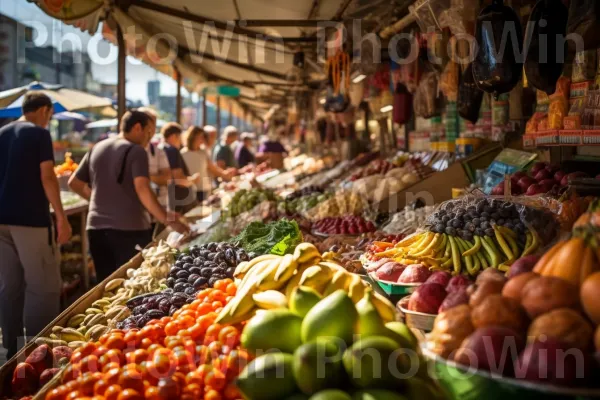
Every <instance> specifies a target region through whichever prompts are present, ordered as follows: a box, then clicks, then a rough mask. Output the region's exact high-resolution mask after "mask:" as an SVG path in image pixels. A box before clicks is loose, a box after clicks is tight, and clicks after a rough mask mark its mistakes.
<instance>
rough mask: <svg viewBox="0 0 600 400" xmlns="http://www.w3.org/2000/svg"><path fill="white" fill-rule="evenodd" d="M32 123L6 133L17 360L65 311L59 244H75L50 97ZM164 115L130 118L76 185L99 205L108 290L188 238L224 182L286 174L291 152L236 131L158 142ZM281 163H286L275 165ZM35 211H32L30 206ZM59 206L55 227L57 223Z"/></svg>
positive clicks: (2, 247)
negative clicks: (160, 237) (134, 266)
mask: <svg viewBox="0 0 600 400" xmlns="http://www.w3.org/2000/svg"><path fill="white" fill-rule="evenodd" d="M22 109H23V117H22V118H21V119H20V120H19V121H16V122H13V123H10V124H8V125H6V126H4V127H2V128H1V129H0V260H2V263H1V264H2V265H1V267H0V327H1V328H2V333H3V336H4V339H3V343H4V346H5V347H6V348H7V349H8V356H9V357H10V356H12V355H13V354H15V352H16V351H17V338H18V337H20V336H22V332H23V327H26V332H27V334H28V335H29V336H31V335H35V334H36V333H37V332H39V331H40V330H41V329H42V328H43V327H44V326H46V325H47V324H48V323H49V322H50V321H51V320H52V319H53V318H54V317H55V316H56V315H58V314H59V312H60V295H61V289H62V286H61V276H60V262H59V252H58V251H57V247H56V245H57V244H64V243H66V242H68V241H69V240H70V238H71V234H72V232H71V226H70V225H69V221H68V219H67V217H66V214H65V212H64V209H63V206H62V204H61V197H60V187H59V184H58V180H57V177H56V175H55V173H54V153H53V147H52V139H51V136H50V133H49V131H48V130H47V127H48V125H49V122H50V120H51V118H52V115H53V105H52V101H51V100H50V98H48V97H47V96H46V95H44V94H43V93H39V92H31V93H29V94H27V95H26V96H25V98H24V101H23V104H22ZM156 129H157V114H156V112H155V111H154V110H153V109H151V108H140V109H137V110H131V111H128V112H126V113H125V115H124V116H123V117H122V119H121V121H120V126H119V130H120V132H119V134H118V135H116V136H114V137H109V138H107V139H104V140H102V141H100V142H98V143H96V144H95V145H94V146H93V147H92V148H91V149H90V151H89V152H88V153H87V154H86V155H85V156H84V157H83V160H82V161H81V163H80V164H79V167H78V169H77V170H76V172H75V173H73V174H72V175H71V177H70V179H69V188H70V189H71V190H72V191H73V192H75V193H77V194H79V195H80V196H81V197H83V198H84V199H86V200H88V201H89V212H88V216H87V223H86V229H87V232H88V239H89V248H90V253H91V257H92V259H93V262H94V267H95V270H96V281H97V282H100V281H102V280H104V279H105V278H106V277H108V276H109V275H110V274H112V273H113V272H114V271H115V270H116V269H118V268H119V267H120V266H121V265H123V264H124V263H126V262H127V261H128V260H130V259H131V258H132V257H133V256H135V254H136V253H137V252H138V249H139V248H140V247H144V246H146V245H147V244H148V243H149V242H151V241H152V238H153V236H154V235H156V234H157V233H158V232H160V231H161V230H162V229H163V228H164V227H166V226H168V227H169V228H171V229H172V230H173V231H177V232H180V233H186V232H187V231H188V230H189V226H188V225H187V223H186V222H185V220H184V218H183V217H182V215H183V214H184V213H185V212H186V211H187V210H189V209H191V208H193V207H194V206H196V205H197V204H198V203H199V202H202V201H203V200H204V199H206V198H207V197H208V195H209V194H210V192H211V191H212V190H213V188H214V187H215V186H214V185H215V184H216V182H217V180H223V181H229V180H231V179H232V178H233V177H234V176H236V175H237V174H239V173H243V172H247V171H251V170H252V168H253V166H255V165H256V163H257V162H258V161H265V160H267V161H268V162H271V163H273V164H274V165H273V167H275V168H282V167H283V165H279V163H278V162H277V158H278V157H281V159H283V152H285V149H284V148H283V146H282V145H281V143H278V142H277V141H275V142H276V143H278V145H274V144H273V141H265V143H263V144H262V145H261V149H259V153H256V154H255V152H254V151H253V147H254V142H255V140H256V137H255V136H254V135H253V134H251V133H242V134H241V135H240V134H239V132H238V130H237V129H236V128H235V127H233V126H228V127H226V128H225V129H224V130H223V132H222V134H221V135H220V138H219V132H217V129H216V128H215V127H213V126H205V127H198V126H192V127H189V128H188V129H187V130H184V129H183V127H182V126H181V125H179V124H177V123H168V124H166V125H165V126H163V127H162V129H161V131H160V136H161V139H160V141H159V142H154V141H153V138H154V137H155V135H156ZM273 156H277V157H273ZM24 204H28V207H23V205H24ZM50 205H52V208H53V210H54V215H55V222H54V223H53V220H52V218H51V214H50V207H49V206H50Z"/></svg>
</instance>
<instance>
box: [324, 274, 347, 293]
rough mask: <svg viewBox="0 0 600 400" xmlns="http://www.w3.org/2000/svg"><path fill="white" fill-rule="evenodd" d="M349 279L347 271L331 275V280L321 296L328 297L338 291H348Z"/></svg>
mask: <svg viewBox="0 0 600 400" xmlns="http://www.w3.org/2000/svg"><path fill="white" fill-rule="evenodd" d="M351 279H352V278H351V274H350V273H349V272H348V271H346V270H343V271H336V272H335V273H334V274H333V278H331V282H330V283H329V285H327V287H326V288H325V292H324V293H323V296H329V295H330V294H331V293H333V292H335V291H336V290H340V289H342V290H346V291H348V288H349V286H350V281H351Z"/></svg>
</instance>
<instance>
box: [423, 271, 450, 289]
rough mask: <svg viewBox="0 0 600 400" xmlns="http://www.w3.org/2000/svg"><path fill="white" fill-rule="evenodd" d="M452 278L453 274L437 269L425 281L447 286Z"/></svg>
mask: <svg viewBox="0 0 600 400" xmlns="http://www.w3.org/2000/svg"><path fill="white" fill-rule="evenodd" d="M450 278H452V275H450V274H449V273H448V272H446V271H437V272H434V273H433V274H431V276H430V277H429V278H427V280H426V281H425V283H439V284H440V285H442V286H443V287H446V286H447V285H448V282H449V281H450Z"/></svg>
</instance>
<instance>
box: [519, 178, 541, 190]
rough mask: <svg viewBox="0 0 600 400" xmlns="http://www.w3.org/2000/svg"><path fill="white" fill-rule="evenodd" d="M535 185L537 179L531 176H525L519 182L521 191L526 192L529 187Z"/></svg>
mask: <svg viewBox="0 0 600 400" xmlns="http://www.w3.org/2000/svg"><path fill="white" fill-rule="evenodd" d="M534 183H536V180H535V179H533V178H531V177H529V176H524V177H522V178H521V179H519V182H518V183H517V184H518V185H519V187H520V188H521V190H523V191H526V190H527V189H528V188H529V186H531V185H533V184H534Z"/></svg>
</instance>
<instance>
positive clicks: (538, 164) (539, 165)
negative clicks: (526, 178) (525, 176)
mask: <svg viewBox="0 0 600 400" xmlns="http://www.w3.org/2000/svg"><path fill="white" fill-rule="evenodd" d="M547 166H548V163H545V162H541V161H538V162H536V163H535V164H533V167H531V170H530V171H529V172H530V173H531V175H535V174H537V173H538V172H539V171H541V170H543V169H546V167H547Z"/></svg>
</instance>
